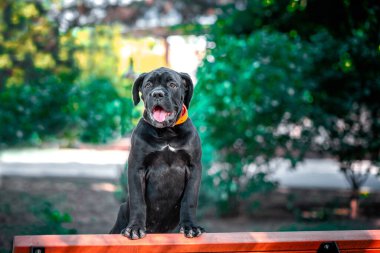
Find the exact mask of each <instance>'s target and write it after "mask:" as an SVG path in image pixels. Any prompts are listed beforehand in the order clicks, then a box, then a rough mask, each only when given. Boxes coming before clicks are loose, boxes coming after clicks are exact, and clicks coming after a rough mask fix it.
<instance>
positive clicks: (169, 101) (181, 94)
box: [132, 68, 194, 128]
mask: <svg viewBox="0 0 380 253" xmlns="http://www.w3.org/2000/svg"><path fill="white" fill-rule="evenodd" d="M193 88H194V86H193V82H192V81H191V78H190V76H189V75H188V74H186V73H178V72H176V71H174V70H171V69H168V68H159V69H156V70H153V71H151V72H149V73H143V74H141V75H140V76H139V77H138V78H137V79H136V81H135V83H134V84H133V91H132V93H133V102H134V104H135V105H137V104H138V103H139V102H140V94H139V93H140V92H141V99H142V100H143V101H144V106H145V112H144V119H145V120H146V121H147V122H148V123H149V124H151V125H152V126H154V127H157V128H164V127H172V126H174V125H175V123H176V122H177V120H178V118H179V117H180V114H181V110H182V106H183V105H185V106H186V108H189V105H190V100H191V97H192V96H193Z"/></svg>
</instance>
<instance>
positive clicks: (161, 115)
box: [153, 109, 168, 122]
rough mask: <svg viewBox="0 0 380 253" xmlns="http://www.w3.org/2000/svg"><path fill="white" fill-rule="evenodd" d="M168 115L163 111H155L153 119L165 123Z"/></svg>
mask: <svg viewBox="0 0 380 253" xmlns="http://www.w3.org/2000/svg"><path fill="white" fill-rule="evenodd" d="M167 115H168V113H167V112H165V111H164V110H161V109H155V110H154V111H153V118H154V119H155V120H156V121H158V122H164V121H165V118H166V116H167Z"/></svg>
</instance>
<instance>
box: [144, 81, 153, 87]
mask: <svg viewBox="0 0 380 253" xmlns="http://www.w3.org/2000/svg"><path fill="white" fill-rule="evenodd" d="M152 85H153V84H152V83H151V82H146V83H145V84H144V88H150V87H152Z"/></svg>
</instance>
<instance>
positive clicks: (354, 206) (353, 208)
mask: <svg viewBox="0 0 380 253" xmlns="http://www.w3.org/2000/svg"><path fill="white" fill-rule="evenodd" d="M358 215H359V189H352V193H351V198H350V218H351V219H352V220H356V219H357V218H358Z"/></svg>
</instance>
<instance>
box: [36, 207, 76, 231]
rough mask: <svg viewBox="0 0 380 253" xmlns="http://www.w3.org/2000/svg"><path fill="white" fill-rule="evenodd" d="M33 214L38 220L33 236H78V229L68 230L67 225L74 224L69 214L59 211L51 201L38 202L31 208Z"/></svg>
mask: <svg viewBox="0 0 380 253" xmlns="http://www.w3.org/2000/svg"><path fill="white" fill-rule="evenodd" d="M31 212H32V213H33V215H34V216H35V217H36V218H37V219H38V222H36V224H35V225H34V226H33V225H32V226H33V227H35V228H34V229H33V234H35V235H38V234H40V235H46V234H76V232H77V231H76V229H71V228H66V227H65V225H66V224H69V223H71V222H72V217H71V215H70V214H68V213H66V212H65V213H62V212H61V211H59V210H57V209H56V208H55V207H54V205H53V204H52V203H51V202H49V201H42V202H37V203H36V204H35V205H33V206H31Z"/></svg>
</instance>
